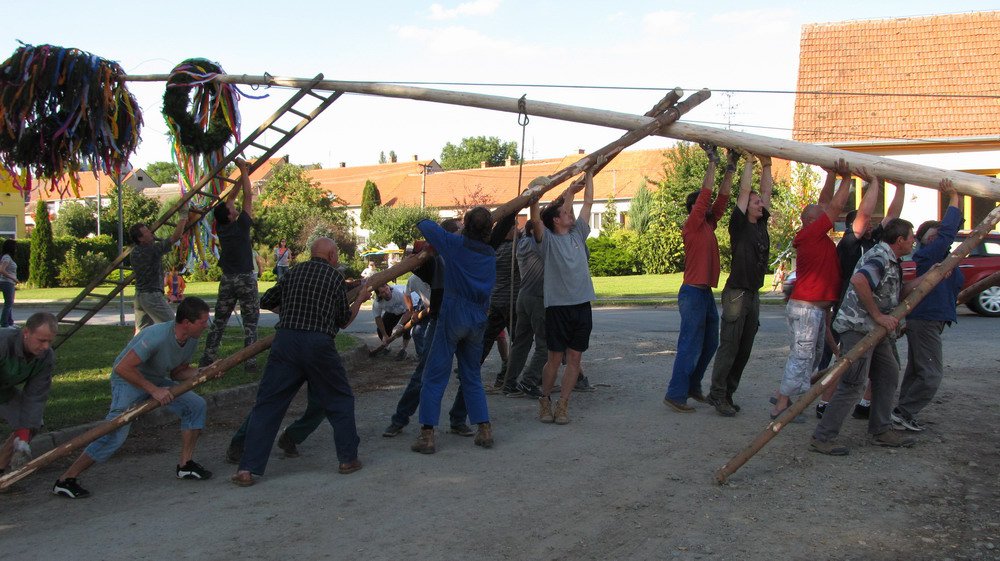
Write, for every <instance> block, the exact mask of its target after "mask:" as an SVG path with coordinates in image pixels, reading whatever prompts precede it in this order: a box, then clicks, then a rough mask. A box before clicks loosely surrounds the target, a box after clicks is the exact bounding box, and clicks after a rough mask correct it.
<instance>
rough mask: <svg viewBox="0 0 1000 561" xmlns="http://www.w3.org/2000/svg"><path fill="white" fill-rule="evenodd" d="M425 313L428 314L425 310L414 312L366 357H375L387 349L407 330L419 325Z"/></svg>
mask: <svg viewBox="0 0 1000 561" xmlns="http://www.w3.org/2000/svg"><path fill="white" fill-rule="evenodd" d="M427 313H428V312H427V308H424V309H422V310H418V311H417V312H414V314H413V315H412V316H410V319H408V320H407V321H406V323H405V324H403V325H399V326H396V329H393V330H392V333H391V334H390V335H389V336H388V337H386V338H385V341H382V344H381V345H379V346H377V347H375V348H374V349H372V350H371V351H369V352H368V356H369V357H373V356H375V355H376V354H378V353H379V351H381V350H382V349H384V348H386V347H388V346H389V344H390V343H392V342H393V341H395V340H396V339H399V338H400V337H402V336H403V333H405V332H406V331H407V330H410V329H413V326H414V325H416V324H418V323H420V320H422V319H424V318H425V317H427Z"/></svg>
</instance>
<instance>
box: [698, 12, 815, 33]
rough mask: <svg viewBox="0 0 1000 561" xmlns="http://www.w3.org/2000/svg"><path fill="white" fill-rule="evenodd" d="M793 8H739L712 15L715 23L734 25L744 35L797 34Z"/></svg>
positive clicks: (727, 25)
mask: <svg viewBox="0 0 1000 561" xmlns="http://www.w3.org/2000/svg"><path fill="white" fill-rule="evenodd" d="M794 17H795V12H793V11H792V10H737V11H731V12H722V13H720V14H715V15H713V16H712V17H711V19H710V21H711V22H712V23H713V24H717V25H724V26H726V27H732V28H733V29H735V30H737V32H739V33H742V34H744V35H751V36H753V35H756V34H762V33H775V34H777V33H780V34H791V35H792V36H794V35H795V32H794V31H793V30H794V29H795V28H796V27H797V24H794V23H793V20H794Z"/></svg>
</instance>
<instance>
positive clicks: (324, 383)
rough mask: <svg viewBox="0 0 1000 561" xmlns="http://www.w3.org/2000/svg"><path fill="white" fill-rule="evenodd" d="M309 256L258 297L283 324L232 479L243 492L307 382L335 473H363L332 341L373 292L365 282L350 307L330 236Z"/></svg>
mask: <svg viewBox="0 0 1000 561" xmlns="http://www.w3.org/2000/svg"><path fill="white" fill-rule="evenodd" d="M309 253H310V259H309V261H307V262H305V263H300V264H298V265H296V266H295V267H293V268H292V269H291V270H289V271H288V273H286V274H285V275H284V276H283V277H281V280H280V281H278V283H277V284H275V285H274V286H273V287H271V288H270V289H269V290H268V291H267V292H265V293H264V297H263V298H261V305H263V306H264V308H266V309H268V310H274V309H277V310H278V324H277V325H276V326H275V329H276V333H275V336H274V343H273V344H272V345H271V354H270V355H269V357H268V359H267V367H266V368H265V369H264V375H263V377H261V380H260V387H259V388H258V390H257V401H256V403H255V404H254V406H253V409H252V410H251V411H250V418H249V420H248V421H247V431H246V439H245V444H244V448H243V454H242V456H241V457H240V466H239V469H238V471H237V472H236V475H234V476H232V477H231V478H230V481H232V482H233V483H234V484H236V485H238V486H240V487H248V486H250V485H253V484H254V483H255V479H254V476H255V475H263V473H264V470H265V469H266V468H267V459H268V456H270V454H271V445H272V444H273V443H274V438H275V436H277V435H278V429H279V428H280V426H281V420H282V419H283V418H284V417H285V412H286V411H288V406H289V405H290V404H291V402H292V399H294V398H295V395H296V394H297V393H298V391H299V388H301V387H302V384H303V383H305V382H308V383H309V396H310V402H311V406H313V407H315V406H314V405H312V404H318V405H319V406H320V407H322V409H323V411H324V412H325V413H326V418H327V420H328V421H329V422H330V425H331V426H332V427H333V440H334V443H335V445H336V448H337V460H338V461H339V462H340V465H339V467H338V471H339V472H340V473H341V474H344V475H347V474H351V473H354V472H356V471H358V470H360V469H361V461H360V460H359V459H358V444H359V443H360V442H361V439H360V438H359V437H358V429H357V425H356V423H355V420H354V392H353V391H352V390H351V385H350V383H349V382H348V381H347V372H346V371H345V370H344V366H343V363H341V361H340V355H339V354H338V353H337V345H336V341H335V339H336V337H337V332H338V331H339V330H340V329H343V328H345V327H347V326H348V325H350V324H351V322H353V321H354V318H356V317H357V315H358V310H359V309H360V308H361V304H363V303H364V302H365V301H366V300H368V298H369V297H370V296H371V292H370V290H369V289H368V287H367V285H365V283H364V282H362V284H361V287H360V289H359V291H358V296H357V298H356V299H355V300H354V303H353V304H352V305H350V306H349V305H348V303H347V289H346V287H345V285H344V282H345V281H344V276H343V275H341V274H340V271H338V270H337V269H336V267H337V264H338V263H339V261H340V251H339V250H338V248H337V243H336V242H334V241H333V240H332V239H330V238H319V239H317V240H316V241H314V242H313V244H312V246H311V247H310V248H309ZM307 414H308V411H307ZM286 453H287V450H286Z"/></svg>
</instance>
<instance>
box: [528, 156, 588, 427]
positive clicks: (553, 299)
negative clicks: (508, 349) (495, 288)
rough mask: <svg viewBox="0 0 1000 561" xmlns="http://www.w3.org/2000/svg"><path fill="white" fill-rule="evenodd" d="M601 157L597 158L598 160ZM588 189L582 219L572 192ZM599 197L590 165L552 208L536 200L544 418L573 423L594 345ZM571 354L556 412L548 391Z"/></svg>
mask: <svg viewBox="0 0 1000 561" xmlns="http://www.w3.org/2000/svg"><path fill="white" fill-rule="evenodd" d="M599 164H600V162H599V163H598V165H599ZM580 190H583V206H582V207H580V215H579V218H574V216H573V195H575V194H576V193H578V192H580ZM593 202H594V175H593V173H592V172H591V171H590V170H589V169H588V170H587V171H586V172H584V175H583V178H582V179H578V180H577V181H575V182H574V183H572V184H571V185H570V187H569V188H568V189H566V191H565V192H564V193H563V194H562V195H561V196H560V197H559V198H557V199H556V200H554V201H552V203H550V204H549V206H548V207H546V209H545V210H544V211H542V212H539V209H538V202H537V201H534V202H533V204H532V205H531V221H532V225H533V230H534V231H533V232H532V233H533V235H534V237H535V241H536V242H538V243H539V245H540V248H541V253H542V256H543V259H544V261H545V267H544V272H543V276H542V279H543V280H542V290H543V293H544V301H545V337H546V343H547V345H548V349H549V350H548V354H549V356H548V360H547V361H546V363H545V368H544V369H543V370H542V397H540V398H538V418H539V420H540V421H542V422H543V423H552V422H554V423H556V424H559V425H565V424H567V423H569V398H570V395H572V393H573V388H574V386H575V385H576V381H577V379H578V378H579V376H580V361H581V359H582V358H583V353H584V351H586V350H587V348H588V347H589V346H590V332H591V330H592V329H593V317H592V312H591V309H590V303H591V301H593V300H594V298H595V294H594V283H593V282H592V281H591V280H590V268H589V266H588V263H587V236H588V235H589V234H590V225H589V224H588V223H587V219H588V218H589V217H590V207H591V205H592V204H593ZM564 357H565V359H566V370H565V371H564V372H563V377H562V382H561V386H560V390H559V402H558V403H557V404H556V407H555V411H553V410H552V401H551V398H550V397H549V394H551V393H552V387H553V386H555V383H556V375H557V374H558V373H559V367H560V366H561V364H562V360H563V358H564Z"/></svg>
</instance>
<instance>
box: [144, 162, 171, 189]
mask: <svg viewBox="0 0 1000 561" xmlns="http://www.w3.org/2000/svg"><path fill="white" fill-rule="evenodd" d="M144 169H145V170H146V175H148V176H149V178H150V179H152V180H153V181H155V182H156V183H157V184H158V185H163V184H164V183H177V171H178V170H177V164H175V163H173V162H152V163H150V164H148V165H147V166H146V167H145V168H144Z"/></svg>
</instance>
